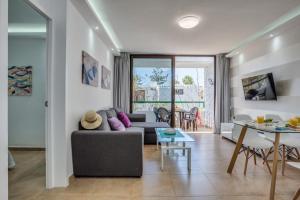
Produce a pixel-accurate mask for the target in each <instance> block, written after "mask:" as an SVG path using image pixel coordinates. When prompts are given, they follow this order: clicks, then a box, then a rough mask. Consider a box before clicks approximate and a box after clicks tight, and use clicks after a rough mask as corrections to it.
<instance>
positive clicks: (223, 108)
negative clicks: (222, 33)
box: [215, 54, 231, 134]
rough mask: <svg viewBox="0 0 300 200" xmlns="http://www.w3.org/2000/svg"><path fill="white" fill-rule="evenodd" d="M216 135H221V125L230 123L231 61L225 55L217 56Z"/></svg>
mask: <svg viewBox="0 0 300 200" xmlns="http://www.w3.org/2000/svg"><path fill="white" fill-rule="evenodd" d="M215 73H216V80H215V87H216V88H215V90H216V93H215V133H217V134H220V131H221V123H222V122H229V121H230V105H231V102H230V99H231V96H230V60H229V58H226V56H225V54H219V55H217V56H216V70H215Z"/></svg>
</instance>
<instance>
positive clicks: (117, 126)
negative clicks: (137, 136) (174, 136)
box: [108, 117, 126, 131]
mask: <svg viewBox="0 0 300 200" xmlns="http://www.w3.org/2000/svg"><path fill="white" fill-rule="evenodd" d="M108 122H109V125H110V127H111V129H112V130H115V131H126V128H125V126H124V124H123V123H122V122H121V121H120V120H118V119H117V118H116V117H111V118H108Z"/></svg>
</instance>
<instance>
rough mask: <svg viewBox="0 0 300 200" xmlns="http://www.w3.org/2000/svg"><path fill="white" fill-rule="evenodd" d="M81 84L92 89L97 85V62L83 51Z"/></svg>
mask: <svg viewBox="0 0 300 200" xmlns="http://www.w3.org/2000/svg"><path fill="white" fill-rule="evenodd" d="M82 83H83V84H86V85H91V86H94V87H98V85H99V70H98V61H97V60H96V59H94V58H93V57H92V56H90V55H89V54H88V53H86V52H85V51H82Z"/></svg>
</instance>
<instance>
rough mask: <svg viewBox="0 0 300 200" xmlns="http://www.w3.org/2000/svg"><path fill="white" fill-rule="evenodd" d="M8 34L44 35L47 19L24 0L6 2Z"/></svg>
mask: <svg viewBox="0 0 300 200" xmlns="http://www.w3.org/2000/svg"><path fill="white" fill-rule="evenodd" d="M8 3H9V4H8V32H9V36H22V37H23V36H26V37H27V36H29V37H46V25H47V20H46V19H45V18H44V17H43V16H41V15H40V14H39V13H38V12H37V11H35V10H34V9H33V8H32V7H30V6H29V4H27V3H26V1H25V0H9V2H8Z"/></svg>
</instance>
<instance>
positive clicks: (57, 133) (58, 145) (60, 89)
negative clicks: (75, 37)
mask: <svg viewBox="0 0 300 200" xmlns="http://www.w3.org/2000/svg"><path fill="white" fill-rule="evenodd" d="M29 1H30V2H31V3H32V4H33V5H34V6H35V7H37V8H38V9H40V10H41V11H42V12H43V13H44V14H46V15H47V16H48V17H49V18H50V19H51V21H50V31H49V34H50V40H49V41H48V45H49V47H50V49H51V52H50V54H51V57H50V59H49V63H50V67H49V71H48V74H51V79H50V80H48V82H49V88H48V89H49V91H48V94H47V95H48V96H49V94H50V93H51V94H52V95H51V96H49V97H48V101H49V108H48V110H47V112H49V117H50V118H51V119H52V121H51V124H47V126H49V129H50V133H49V134H48V135H47V139H46V140H47V143H48V144H47V145H48V146H47V150H48V151H47V155H46V159H47V161H50V160H51V163H50V162H48V163H47V179H48V180H47V187H48V188H52V187H65V186H67V185H68V183H69V182H68V176H67V142H66V127H65V116H66V115H65V110H66V107H65V98H66V93H65V86H66V10H67V0H51V1H45V0H29Z"/></svg>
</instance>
